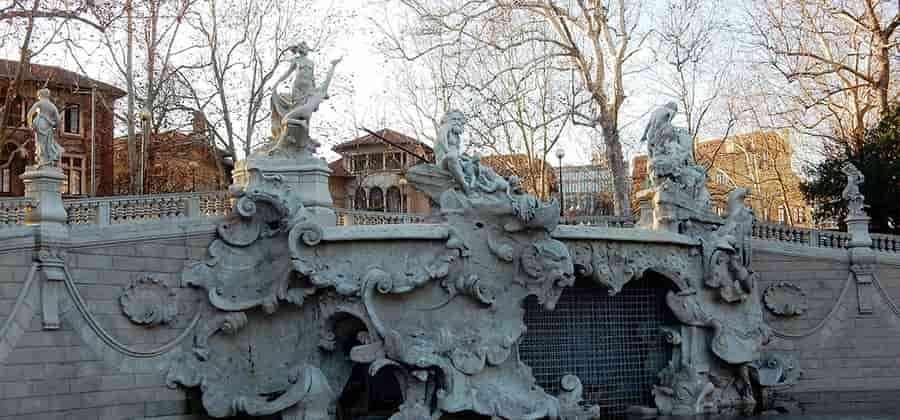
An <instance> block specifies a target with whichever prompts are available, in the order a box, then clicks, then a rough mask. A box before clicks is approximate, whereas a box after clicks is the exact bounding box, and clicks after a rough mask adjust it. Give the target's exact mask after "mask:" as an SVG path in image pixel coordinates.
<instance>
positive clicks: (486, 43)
mask: <svg viewBox="0 0 900 420" xmlns="http://www.w3.org/2000/svg"><path fill="white" fill-rule="evenodd" d="M401 2H402V3H403V4H405V5H406V6H407V7H408V8H409V10H411V11H413V13H414V15H415V16H416V21H417V22H418V23H420V24H421V26H420V28H419V29H413V30H409V31H408V32H407V34H408V35H411V36H419V37H428V38H432V39H433V41H432V42H431V45H432V46H431V47H430V48H429V49H426V50H421V51H411V52H408V53H407V54H406V55H405V57H406V58H407V59H410V60H415V59H418V58H420V57H422V56H425V55H428V54H429V53H431V52H433V51H435V50H437V49H439V48H441V47H450V46H454V45H456V46H460V47H461V49H460V50H459V51H458V53H457V54H459V55H461V56H465V55H468V54H472V53H473V49H488V50H492V51H494V52H502V51H509V50H516V49H536V47H538V46H544V47H546V48H547V49H546V51H547V55H546V57H543V58H542V59H543V60H550V59H556V60H558V61H557V62H556V65H555V66H553V67H551V68H553V70H554V72H555V74H556V77H557V78H560V76H562V75H564V76H565V77H569V76H570V75H571V76H574V77H576V78H577V80H578V85H579V90H580V92H581V93H582V94H581V95H578V96H577V97H576V98H575V100H574V101H573V102H572V104H571V107H570V110H569V113H570V115H571V116H572V122H573V123H574V124H579V125H586V126H589V127H593V128H596V129H597V130H598V131H599V132H600V134H601V136H602V138H603V144H604V146H605V147H604V151H605V153H606V157H607V161H608V162H609V166H610V169H611V171H612V173H613V177H614V186H615V194H614V198H615V203H616V212H617V214H630V207H631V205H630V202H629V185H630V178H629V175H628V172H627V167H626V163H625V160H624V156H623V152H622V142H621V138H620V130H619V129H620V122H619V120H620V112H621V109H622V105H623V104H624V103H625V100H626V98H627V95H626V90H625V83H626V79H627V78H628V76H629V74H630V72H631V71H633V70H634V68H633V67H632V66H630V63H632V62H633V61H635V59H634V57H635V54H636V52H637V51H638V50H639V49H640V48H641V46H642V45H643V43H644V41H645V40H646V38H647V33H646V32H642V31H641V30H640V29H639V26H638V22H639V21H640V18H641V16H640V10H641V2H629V1H627V0H611V1H601V0H575V1H566V2H562V1H554V0H493V1H488V0H475V1H471V0H470V1H462V0H457V1H450V2H438V1H429V0H401ZM522 22H525V23H527V24H529V25H539V26H541V27H543V28H544V29H546V30H544V31H526V32H525V33H523V34H521V36H509V32H508V31H509V28H510V26H512V27H513V28H515V27H516V25H518V24H520V23H522Z"/></svg>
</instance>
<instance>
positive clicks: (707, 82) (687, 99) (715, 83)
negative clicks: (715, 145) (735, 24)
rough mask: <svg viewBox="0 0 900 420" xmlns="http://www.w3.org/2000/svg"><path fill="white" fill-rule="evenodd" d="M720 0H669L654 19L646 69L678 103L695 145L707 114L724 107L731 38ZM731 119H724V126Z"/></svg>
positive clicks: (703, 132)
mask: <svg viewBox="0 0 900 420" xmlns="http://www.w3.org/2000/svg"><path fill="white" fill-rule="evenodd" d="M726 13H727V12H726V9H725V8H724V4H723V3H722V1H720V0H703V1H698V0H668V1H667V3H666V4H665V6H664V7H663V8H662V10H661V11H660V15H659V16H657V17H656V20H655V25H654V28H655V31H654V41H655V42H654V43H653V45H652V51H653V55H652V58H653V61H654V64H655V65H652V66H649V69H648V70H649V73H650V75H651V76H652V77H653V79H654V81H655V82H656V83H655V84H656V85H657V86H658V87H659V89H660V91H661V92H662V93H663V94H664V95H665V96H667V97H669V98H671V99H672V100H675V101H677V102H678V104H679V108H680V111H682V112H683V113H684V116H685V120H686V123H687V130H688V133H689V134H690V135H691V137H692V138H693V140H694V144H695V146H696V144H697V142H698V140H699V136H700V135H701V134H710V131H713V130H708V129H707V130H704V126H705V125H706V124H707V123H708V122H709V117H710V116H711V115H710V114H711V113H713V112H716V111H718V110H722V109H723V108H727V107H728V106H729V104H728V102H727V101H728V98H727V97H725V96H726V94H727V93H728V88H729V82H730V81H731V80H730V78H729V76H730V75H731V74H732V73H733V71H734V60H733V53H734V48H735V46H736V43H735V42H734V40H733V39H731V37H730V35H729V33H730V32H732V31H733V28H732V26H731V25H730V24H729V22H728V20H727V15H726ZM730 125H731V124H725V127H726V128H728V127H729V126H730Z"/></svg>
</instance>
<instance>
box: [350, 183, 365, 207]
mask: <svg viewBox="0 0 900 420" xmlns="http://www.w3.org/2000/svg"><path fill="white" fill-rule="evenodd" d="M367 202H368V200H366V190H364V189H363V188H362V187H360V188H357V189H356V193H355V194H353V208H355V209H357V210H365V209H367V208H368V206H366V203H367Z"/></svg>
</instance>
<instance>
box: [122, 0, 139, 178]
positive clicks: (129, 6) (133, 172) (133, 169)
mask: <svg viewBox="0 0 900 420" xmlns="http://www.w3.org/2000/svg"><path fill="white" fill-rule="evenodd" d="M125 13H126V19H127V26H128V29H126V32H127V35H128V41H127V42H126V54H127V57H125V71H126V72H127V73H126V74H125V88H126V89H127V90H128V111H127V112H128V115H126V117H125V120H126V121H127V123H128V127H127V128H128V140H127V141H128V181H129V186H128V192H129V193H131V194H134V193H135V191H137V189H138V178H137V169H138V155H137V145H136V144H135V138H134V59H133V57H132V56H133V55H134V9H133V3H132V0H126V2H125Z"/></svg>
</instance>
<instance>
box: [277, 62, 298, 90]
mask: <svg viewBox="0 0 900 420" xmlns="http://www.w3.org/2000/svg"><path fill="white" fill-rule="evenodd" d="M296 68H297V64H296V63H293V62H292V63H291V66H290V67H288V69H287V70H286V71H285V72H284V74H282V75H281V77H279V78H278V80H276V81H275V84H274V85H272V90H277V89H278V85H280V84H281V82H283V81H285V80H287V78H288V77H291V74H292V73H293V72H294V69H296Z"/></svg>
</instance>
